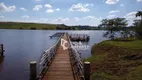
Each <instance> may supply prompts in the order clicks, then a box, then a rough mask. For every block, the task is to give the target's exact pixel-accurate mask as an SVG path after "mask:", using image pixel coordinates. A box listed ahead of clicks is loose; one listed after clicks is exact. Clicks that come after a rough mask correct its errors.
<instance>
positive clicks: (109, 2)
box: [106, 0, 119, 4]
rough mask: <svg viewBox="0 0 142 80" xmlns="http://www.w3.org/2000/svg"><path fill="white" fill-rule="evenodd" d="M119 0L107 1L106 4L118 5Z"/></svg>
mask: <svg viewBox="0 0 142 80" xmlns="http://www.w3.org/2000/svg"><path fill="white" fill-rule="evenodd" d="M118 1H119V0H107V1H106V4H116V3H117V2H118Z"/></svg>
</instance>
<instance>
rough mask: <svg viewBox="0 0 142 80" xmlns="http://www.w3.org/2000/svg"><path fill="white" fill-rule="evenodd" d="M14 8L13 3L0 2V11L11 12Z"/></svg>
mask: <svg viewBox="0 0 142 80" xmlns="http://www.w3.org/2000/svg"><path fill="white" fill-rule="evenodd" d="M15 9H16V6H15V5H12V6H6V5H5V4H4V3H0V12H13V11H14V10H15Z"/></svg>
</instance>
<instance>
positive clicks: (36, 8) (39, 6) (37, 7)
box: [33, 5, 42, 11]
mask: <svg viewBox="0 0 142 80" xmlns="http://www.w3.org/2000/svg"><path fill="white" fill-rule="evenodd" d="M41 8H42V5H36V6H35V7H34V8H33V10H34V11H39V9H41Z"/></svg>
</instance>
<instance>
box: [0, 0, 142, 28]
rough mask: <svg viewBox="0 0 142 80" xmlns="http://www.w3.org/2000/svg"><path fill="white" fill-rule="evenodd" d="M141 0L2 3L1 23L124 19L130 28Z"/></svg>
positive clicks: (91, 22)
mask: <svg viewBox="0 0 142 80" xmlns="http://www.w3.org/2000/svg"><path fill="white" fill-rule="evenodd" d="M137 11H142V0H0V21H13V22H35V23H52V24H66V25H90V26H97V25H99V24H100V21H101V20H102V19H105V18H107V19H111V18H115V17H124V18H126V19H127V20H128V24H129V25H131V24H132V23H133V20H134V19H137V18H136V17H135V14H136V12H137Z"/></svg>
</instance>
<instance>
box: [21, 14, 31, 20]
mask: <svg viewBox="0 0 142 80" xmlns="http://www.w3.org/2000/svg"><path fill="white" fill-rule="evenodd" d="M29 18H30V17H29V16H28V15H24V16H22V19H29Z"/></svg>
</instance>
